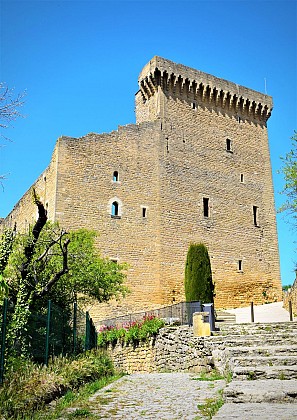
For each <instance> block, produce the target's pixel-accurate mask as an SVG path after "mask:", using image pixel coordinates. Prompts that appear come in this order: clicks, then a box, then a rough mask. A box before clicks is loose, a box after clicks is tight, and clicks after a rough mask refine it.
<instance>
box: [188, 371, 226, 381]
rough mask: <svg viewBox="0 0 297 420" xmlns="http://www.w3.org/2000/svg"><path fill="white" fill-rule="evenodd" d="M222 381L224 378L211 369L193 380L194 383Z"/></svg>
mask: <svg viewBox="0 0 297 420" xmlns="http://www.w3.org/2000/svg"><path fill="white" fill-rule="evenodd" d="M222 379H225V376H224V375H222V374H221V373H220V372H218V371H217V370H216V369H212V370H211V371H210V372H201V374H200V375H199V376H198V377H197V378H193V380H195V381H220V380H222Z"/></svg>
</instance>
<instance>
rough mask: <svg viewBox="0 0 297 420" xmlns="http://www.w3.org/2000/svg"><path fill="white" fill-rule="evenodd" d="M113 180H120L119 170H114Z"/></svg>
mask: <svg viewBox="0 0 297 420" xmlns="http://www.w3.org/2000/svg"><path fill="white" fill-rule="evenodd" d="M112 180H113V182H117V181H118V180H119V173H118V171H114V173H113V176H112Z"/></svg>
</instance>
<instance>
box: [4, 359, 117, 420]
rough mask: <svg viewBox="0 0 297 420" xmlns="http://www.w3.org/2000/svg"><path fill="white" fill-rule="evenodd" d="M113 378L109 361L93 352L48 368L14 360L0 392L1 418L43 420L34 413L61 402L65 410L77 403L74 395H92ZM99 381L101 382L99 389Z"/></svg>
mask: <svg viewBox="0 0 297 420" xmlns="http://www.w3.org/2000/svg"><path fill="white" fill-rule="evenodd" d="M113 374H114V371H113V366H112V363H111V361H110V360H109V359H108V357H107V356H106V355H105V354H103V353H102V352H96V351H90V352H87V353H86V354H83V355H80V356H78V357H77V358H75V359H74V358H65V357H58V358H56V359H54V360H53V361H52V362H51V363H50V364H49V366H48V367H45V366H40V365H36V364H34V363H32V362H30V361H28V360H25V359H13V360H11V361H10V364H9V366H8V367H7V372H6V378H9V380H8V379H7V380H6V381H5V382H4V384H3V386H2V387H1V388H0V418H3V419H6V420H9V419H18V420H21V419H30V420H31V419H33V418H36V419H39V418H42V417H41V416H39V417H35V413H36V412H40V410H43V409H45V407H48V406H49V404H50V403H52V402H53V401H56V400H58V399H59V398H60V400H61V401H62V402H61V404H64V405H65V406H68V405H69V404H72V403H73V401H75V400H76V394H77V392H81V389H84V392H87V393H88V394H89V395H91V394H92V393H94V392H95V391H96V390H97V389H100V387H102V386H105V385H106V384H107V383H109V382H108V378H109V377H111V376H112V375H113ZM98 381H99V383H101V381H103V383H102V386H101V385H100V387H99V388H98V384H97V382H98ZM86 384H87V385H86ZM62 396H64V397H63V398H61V397H62ZM60 400H59V401H60ZM52 405H53V404H51V405H50V406H52ZM56 405H57V404H56ZM53 418H54V417H53Z"/></svg>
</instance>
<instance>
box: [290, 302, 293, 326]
mask: <svg viewBox="0 0 297 420" xmlns="http://www.w3.org/2000/svg"><path fill="white" fill-rule="evenodd" d="M289 314H290V321H293V310H292V301H291V300H289Z"/></svg>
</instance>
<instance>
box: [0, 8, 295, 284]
mask: <svg viewBox="0 0 297 420" xmlns="http://www.w3.org/2000/svg"><path fill="white" fill-rule="evenodd" d="M0 7H1V8H0V15H1V22H0V28H1V29H0V30H1V32H0V40H1V50H0V80H2V81H4V82H6V83H7V85H8V86H9V87H14V88H15V92H22V91H24V90H26V91H27V96H26V102H25V106H24V107H23V110H22V112H23V113H24V114H25V118H23V119H19V120H17V121H16V122H14V123H13V128H10V129H8V130H6V132H5V133H4V134H5V135H6V136H9V137H10V138H11V139H12V140H13V142H5V143H4V144H3V147H1V148H0V174H7V180H6V181H5V183H4V190H3V191H2V190H0V217H5V216H6V215H7V214H8V213H9V211H10V210H11V209H12V207H13V206H14V204H15V203H16V202H17V201H18V200H19V199H20V198H21V196H22V195H23V194H24V192H25V191H26V190H27V189H28V188H29V187H30V185H31V184H32V183H33V182H34V181H35V179H36V178H37V177H38V176H39V174H40V173H41V172H42V171H43V170H44V169H45V168H46V166H47V165H48V163H49V161H50V158H51V154H52V151H53V148H54V145H55V142H56V140H57V138H58V137H59V136H61V135H67V136H74V137H79V136H83V135H85V134H87V133H89V132H97V133H102V132H109V131H111V130H114V129H116V128H117V126H118V125H125V124H128V123H133V122H135V116H134V94H135V93H136V91H137V90H138V86H137V77H138V74H139V72H140V71H141V69H142V67H143V66H144V65H145V64H146V63H147V62H148V61H149V60H150V59H151V58H152V57H153V56H154V55H160V56H162V57H165V58H168V59H170V60H173V61H175V62H178V63H182V64H185V65H187V66H190V67H194V68H196V69H199V70H202V71H204V72H206V73H210V74H213V75H215V76H217V77H221V78H224V79H227V80H230V81H233V82H235V83H238V84H241V85H244V86H247V87H249V88H251V89H255V90H258V91H261V92H265V80H266V89H267V93H268V94H269V95H271V96H273V100H274V110H273V113H272V116H271V118H270V120H269V122H268V131H269V139H270V150H271V161H272V170H273V179H274V188H275V199H276V207H279V206H280V205H281V203H282V202H283V200H284V197H282V196H281V195H280V194H279V192H280V191H281V190H282V186H283V179H282V176H281V175H280V174H278V173H277V171H278V170H279V169H280V167H281V161H280V156H281V155H285V153H286V152H287V151H289V149H290V144H291V143H290V137H291V136H292V135H293V133H294V130H296V129H297V124H296V120H297V107H296V104H297V86H296V81H297V71H296V62H297V11H296V9H297V3H296V1H295V0H281V1H265V0H262V1H261V0H253V1H248V0H247V1H240V0H237V1H228V0H221V1H211V0H209V1H169V0H168V1H165V0H164V1H158V2H154V1H117V2H115V1H100V0H98V1H88V0H85V1H72V0H64V1H54V0H51V1H43V0H35V1H26V0H22V1H13V0H9V1H3V0H1V1H0ZM2 143H3V142H2ZM277 219H278V234H279V246H280V257H281V272H282V281H283V284H288V283H292V282H293V280H294V277H295V276H294V271H293V270H294V267H295V263H296V261H297V256H296V253H295V252H294V249H295V248H296V244H294V237H295V236H296V231H295V232H294V230H293V227H292V225H290V223H289V219H288V218H284V217H283V215H278V216H277Z"/></svg>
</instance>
